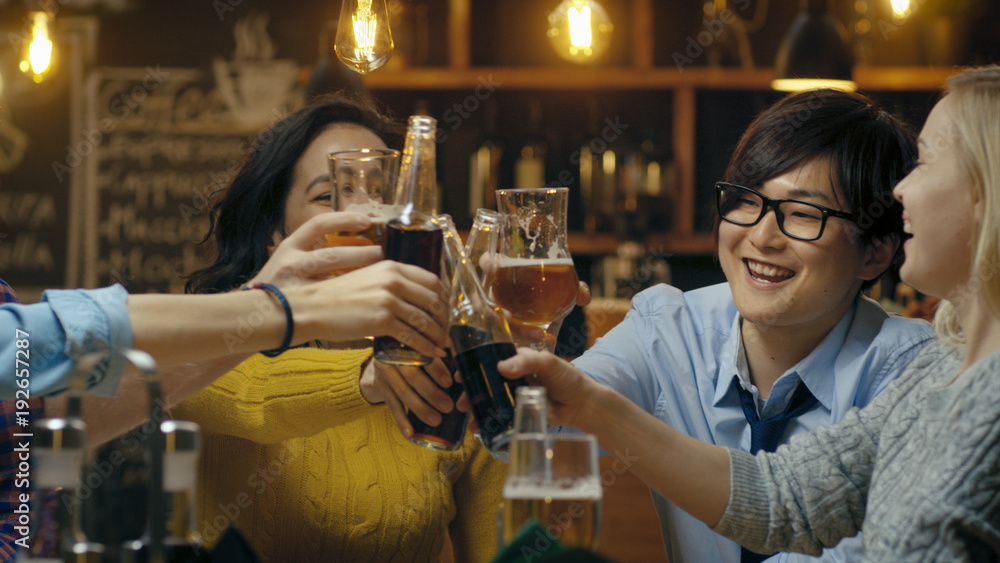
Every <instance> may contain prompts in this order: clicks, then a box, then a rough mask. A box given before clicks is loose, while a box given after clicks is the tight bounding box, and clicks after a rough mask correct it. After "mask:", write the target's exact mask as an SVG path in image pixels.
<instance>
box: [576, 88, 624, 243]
mask: <svg viewBox="0 0 1000 563" xmlns="http://www.w3.org/2000/svg"><path fill="white" fill-rule="evenodd" d="M600 113H601V112H600V105H599V104H598V102H597V99H596V98H593V97H591V98H589V99H588V100H587V121H586V126H585V130H586V133H585V134H584V135H583V136H582V137H583V138H582V139H581V141H580V148H579V152H580V164H579V175H580V197H581V200H582V202H581V203H582V206H583V216H584V218H583V229H584V231H586V232H588V233H595V232H597V231H608V230H612V227H613V222H614V218H615V201H616V197H617V190H618V182H617V178H616V171H617V155H616V154H615V151H614V150H613V149H611V148H610V147H608V143H607V141H606V140H605V139H604V138H603V137H602V136H601V121H602V119H601V115H600Z"/></svg>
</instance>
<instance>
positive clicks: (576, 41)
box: [567, 6, 592, 49]
mask: <svg viewBox="0 0 1000 563" xmlns="http://www.w3.org/2000/svg"><path fill="white" fill-rule="evenodd" d="M567 17H569V42H570V43H571V44H572V45H573V47H576V48H577V49H589V48H590V43H591V40H592V35H591V33H590V6H583V7H578V6H572V7H570V9H569V12H568V13H567Z"/></svg>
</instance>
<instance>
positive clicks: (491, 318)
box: [449, 252, 527, 452]
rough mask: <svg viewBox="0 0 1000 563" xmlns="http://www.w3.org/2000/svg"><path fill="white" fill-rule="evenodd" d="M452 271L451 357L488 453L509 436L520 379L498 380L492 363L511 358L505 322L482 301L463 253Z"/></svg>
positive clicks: (511, 343)
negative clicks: (453, 355) (456, 367)
mask: <svg viewBox="0 0 1000 563" xmlns="http://www.w3.org/2000/svg"><path fill="white" fill-rule="evenodd" d="M462 255H463V259H462V261H461V263H460V264H459V265H458V266H457V267H456V272H455V278H454V280H453V283H452V288H451V300H450V302H449V306H450V307H451V313H450V315H449V323H450V328H449V334H450V335H451V343H452V352H453V353H454V354H455V361H456V362H457V363H458V371H459V373H461V375H462V385H463V386H464V387H465V392H466V393H467V394H468V396H469V402H470V403H472V414H473V416H475V418H476V423H477V424H478V425H479V437H480V438H481V439H482V441H483V444H485V445H486V447H487V448H489V449H490V450H491V451H494V452H496V451H503V450H506V449H507V445H508V443H509V442H510V438H511V434H513V432H514V408H515V400H514V393H515V392H516V391H517V388H518V387H522V386H525V385H527V380H526V378H520V379H516V380H510V379H506V378H504V377H503V376H502V375H500V372H499V371H498V370H497V363H498V362H499V361H501V360H504V359H506V358H509V357H511V356H513V355H514V354H515V353H516V350H515V348H514V340H513V338H512V337H511V334H510V327H509V326H508V325H507V319H506V317H504V316H503V314H501V313H500V312H498V311H497V310H496V309H495V308H494V305H493V304H492V303H491V302H490V301H489V300H488V299H487V298H486V293H485V292H484V291H483V286H482V284H481V283H480V281H479V278H478V276H477V275H476V270H475V268H473V266H472V264H471V263H470V262H469V259H468V257H466V256H465V253H464V252H463V253H462Z"/></svg>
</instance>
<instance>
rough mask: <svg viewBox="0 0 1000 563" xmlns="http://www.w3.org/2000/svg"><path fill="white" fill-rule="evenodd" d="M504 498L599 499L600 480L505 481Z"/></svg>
mask: <svg viewBox="0 0 1000 563" xmlns="http://www.w3.org/2000/svg"><path fill="white" fill-rule="evenodd" d="M503 498H505V499H552V500H592V501H599V500H601V482H600V480H598V479H577V480H575V481H572V482H565V483H558V482H557V483H548V484H538V483H516V482H515V483H507V484H505V485H504V487H503Z"/></svg>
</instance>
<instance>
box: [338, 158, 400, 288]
mask: <svg viewBox="0 0 1000 563" xmlns="http://www.w3.org/2000/svg"><path fill="white" fill-rule="evenodd" d="M399 158H400V153H399V151H397V150H393V149H355V150H348V151H339V152H334V153H330V154H329V155H327V162H328V163H329V165H330V189H331V192H330V202H331V206H332V208H333V210H334V211H354V212H357V213H365V214H367V215H368V216H369V217H370V218H371V220H372V224H371V226H370V227H368V228H367V229H365V230H364V231H360V232H353V231H345V232H339V233H331V234H328V235H326V239H325V243H326V246H369V245H379V246H380V245H381V244H382V233H383V232H384V230H385V224H386V222H387V221H388V220H389V219H390V218H391V217H393V216H395V214H396V213H395V207H394V205H393V196H394V194H395V191H396V179H397V177H398V175H399ZM338 273H342V272H338Z"/></svg>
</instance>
